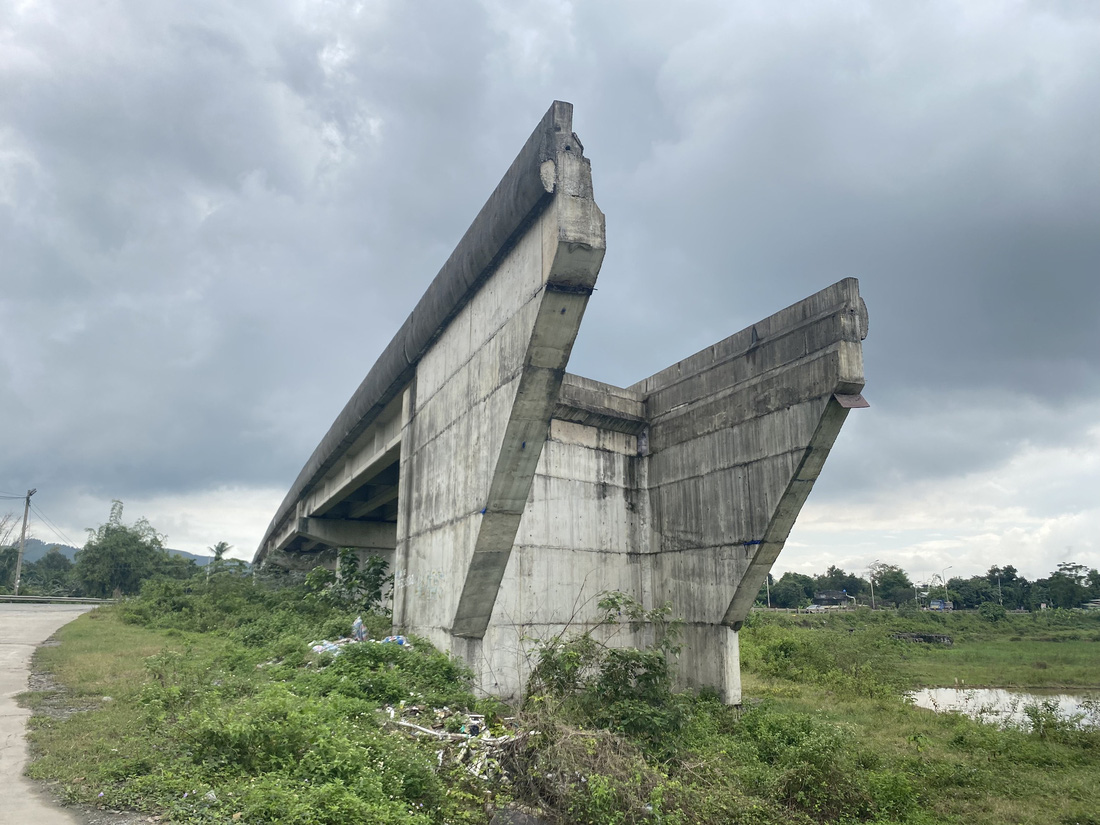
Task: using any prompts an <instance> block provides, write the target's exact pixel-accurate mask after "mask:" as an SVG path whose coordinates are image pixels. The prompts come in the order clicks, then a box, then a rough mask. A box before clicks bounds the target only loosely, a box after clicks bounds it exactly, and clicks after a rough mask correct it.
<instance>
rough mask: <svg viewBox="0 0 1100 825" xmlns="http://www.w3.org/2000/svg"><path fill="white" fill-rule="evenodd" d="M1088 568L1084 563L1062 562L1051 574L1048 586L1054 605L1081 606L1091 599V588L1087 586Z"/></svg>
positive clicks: (1065, 606) (1064, 606)
mask: <svg viewBox="0 0 1100 825" xmlns="http://www.w3.org/2000/svg"><path fill="white" fill-rule="evenodd" d="M1087 579H1088V568H1087V567H1085V566H1084V565H1083V564H1076V563H1074V562H1062V563H1061V564H1059V565H1058V570H1057V571H1055V572H1054V573H1051V574H1050V578H1049V579H1047V588H1048V590H1049V592H1050V601H1051V603H1052V605H1053V606H1054V607H1063V608H1071V607H1080V606H1081V605H1082V604H1084V603H1085V602H1087V601H1088V600H1089V588H1088V587H1086V586H1085V582H1086V581H1087Z"/></svg>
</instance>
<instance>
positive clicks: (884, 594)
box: [871, 563, 915, 604]
mask: <svg viewBox="0 0 1100 825" xmlns="http://www.w3.org/2000/svg"><path fill="white" fill-rule="evenodd" d="M871 575H872V576H874V577H875V595H876V597H877V598H878V599H880V600H881V601H883V602H892V603H893V604H905V603H906V602H911V601H913V599H914V598H915V597H914V595H913V582H911V581H910V580H909V574H908V573H906V572H905V571H904V570H902V569H901V568H900V567H898V566H897V565H896V564H881V563H880V564H876V565H874V567H873V569H872V571H871Z"/></svg>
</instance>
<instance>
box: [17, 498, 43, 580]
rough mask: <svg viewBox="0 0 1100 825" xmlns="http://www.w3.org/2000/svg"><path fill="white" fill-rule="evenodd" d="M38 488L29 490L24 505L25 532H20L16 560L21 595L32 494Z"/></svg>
mask: <svg viewBox="0 0 1100 825" xmlns="http://www.w3.org/2000/svg"><path fill="white" fill-rule="evenodd" d="M37 492H38V489H37V488H35V489H34V490H27V503H26V504H24V505H23V532H22V533H20V534H19V557H18V559H16V562H15V595H16V596H18V595H19V579H20V578H21V577H22V575H23V551H24V550H26V549H27V516H29V515H30V512H31V496H33V495H34V494H35V493H37Z"/></svg>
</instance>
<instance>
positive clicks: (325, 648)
mask: <svg viewBox="0 0 1100 825" xmlns="http://www.w3.org/2000/svg"><path fill="white" fill-rule="evenodd" d="M359 642H370V643H371V644H376V645H399V646H401V647H404V648H408V649H409V650H412V649H413V646H412V644H410V642H409V640H408V639H407V638H405V637H404V636H387V637H386V638H384V639H368V638H367V630H366V628H365V627H364V626H363V617H362V616H357V617H356V618H355V621H354V622H352V625H351V635H350V636H342V637H341V638H339V639H337V640H336V641H333V642H330V641H329V640H328V639H322V640H321V641H319V642H310V647H309V649H310V650H312V651H313V652H314V653H331V654H332V655H333V656H339V655H340V650H341V649H342V648H344V647H345V646H347V645H353V644H358V643H359ZM272 661H274V660H272Z"/></svg>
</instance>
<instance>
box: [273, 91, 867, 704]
mask: <svg viewBox="0 0 1100 825" xmlns="http://www.w3.org/2000/svg"><path fill="white" fill-rule="evenodd" d="M605 249H606V244H605V238H604V220H603V214H602V213H601V212H600V210H599V208H598V207H597V206H596V203H595V200H594V197H593V192H592V178H591V170H590V166H589V161H588V159H587V158H585V157H584V150H583V146H582V145H581V143H580V141H579V139H577V136H576V135H575V134H574V133H573V129H572V107H571V106H570V105H569V104H567V103H560V102H555V103H554V104H553V106H551V108H550V110H549V111H548V112H547V113H546V115H545V116H544V117H543V119H542V121H541V122H540V123H539V125H538V127H537V128H536V129H535V131H534V132H533V133H532V135H531V137H530V138H529V139H528V141H527V143H526V144H525V145H524V147H523V149H522V150H521V151H520V153H519V155H518V156H517V157H516V159H515V161H514V162H513V163H512V165H511V167H510V168H509V169H508V171H507V173H506V174H505V176H504V178H503V179H502V180H501V182H500V184H499V185H498V186H497V188H496V190H495V191H494V192H493V194H492V195H491V196H490V198H489V200H488V201H487V202H486V204H485V206H484V207H483V208H482V210H481V212H480V213H479V214H478V216H477V217H476V218H475V220H474V223H473V224H472V225H471V227H470V229H469V230H468V231H467V233H466V235H465V236H463V238H462V240H461V241H460V243H459V245H458V247H456V249H455V251H454V253H452V255H451V257H450V258H449V259H448V260H447V262H446V263H445V264H444V266H443V268H442V269H441V271H440V272H439V274H438V275H437V276H436V278H435V280H434V281H433V282H432V284H431V286H430V287H429V289H428V291H427V293H425V295H424V297H423V298H422V299H421V301H420V302H419V303H418V304H417V306H416V308H415V309H414V310H413V312H412V314H411V315H410V316H409V318H408V320H407V321H406V322H405V324H404V325H403V326H402V328H401V329H400V330H399V332H398V333H397V335H396V336H395V337H394V340H393V341H392V342H391V344H390V345H389V347H387V349H386V350H385V352H383V354H382V356H381V357H380V358H379V360H378V362H377V363H376V364H375V366H374V367H373V368H372V369H371V370H370V372H369V373H368V375H367V377H366V378H365V379H364V381H363V383H362V384H361V385H360V387H359V389H358V390H357V391H356V393H355V395H353V397H352V399H351V400H350V401H349V402H348V404H347V405H346V407H345V408H344V410H343V411H342V412H341V413H340V415H339V416H338V417H337V419H336V422H335V423H334V424H333V426H332V428H331V429H330V430H329V432H328V434H326V436H325V437H324V439H322V441H321V444H320V445H319V446H318V447H317V449H316V450H315V451H314V454H313V455H312V456H311V457H310V459H309V461H308V462H307V463H306V465H305V467H304V468H303V470H302V472H301V474H299V476H298V479H297V480H296V481H295V483H294V485H293V486H292V487H291V490H290V492H289V493H288V494H287V497H286V498H285V500H284V501H283V503H282V505H281V506H280V508H279V510H278V512H277V513H276V515H275V518H274V519H273V520H272V523H271V526H270V528H269V529H268V531H267V534H266V535H265V537H264V539H263V541H262V542H261V544H260V547H259V549H258V550H257V553H256V561H257V562H260V563H266V564H282V565H285V566H288V567H294V568H299V569H308V568H311V567H313V566H314V565H316V564H326V565H331V564H332V563H333V560H334V558H335V552H334V548H337V547H356V548H360V549H361V550H362V555H364V556H366V555H371V554H381V555H383V556H384V557H385V558H387V560H389V561H390V563H391V566H392V569H393V571H394V575H395V591H394V599H393V614H394V625H395V627H396V628H398V629H400V630H402V631H405V632H411V633H417V634H421V635H424V636H427V637H428V638H430V639H431V640H432V641H433V642H434V643H435V644H436V645H438V646H439V647H441V648H443V649H446V650H450V651H452V652H454V653H455V654H456V655H459V656H461V657H463V658H464V659H465V660H466V661H467V662H468V663H469V664H470V665H471V667H473V669H474V671H475V673H476V674H477V677H478V680H479V684H480V687H481V688H482V689H483V690H484V691H486V692H489V693H493V694H497V695H500V696H504V697H512V696H515V695H517V694H518V693H519V692H520V691H521V690H522V688H523V684H524V681H525V679H526V676H527V674H528V672H529V670H530V662H529V659H528V653H529V649H530V646H531V641H530V640H531V639H534V638H545V637H548V636H550V635H552V634H554V633H557V632H560V631H561V630H562V628H564V627H567V626H572V627H574V628H576V629H578V630H580V629H583V628H584V627H585V626H586V623H587V622H590V621H591V620H592V619H593V617H594V615H595V613H596V609H595V602H596V600H597V598H598V596H599V594H600V593H601V592H604V591H607V590H621V591H623V592H626V593H628V594H630V595H632V596H634V597H635V598H637V599H638V600H639V601H641V602H642V604H643V605H644V606H645V607H647V608H652V607H655V606H657V605H660V604H662V603H665V602H668V603H670V604H671V606H672V610H673V613H674V615H677V616H680V617H682V618H683V619H684V620H685V623H686V633H685V639H684V646H683V651H682V653H681V661H680V666H679V668H678V672H679V673H680V674H681V678H682V680H683V683H684V686H685V687H698V686H709V687H713V688H715V689H717V690H718V691H719V692H720V693H721V695H722V696H723V697H724V699H725V700H726V701H727V702H731V703H737V702H739V701H740V666H739V660H738V638H737V633H738V630H739V629H740V627H741V623H742V622H743V621H744V619H745V616H746V615H747V613H748V610H749V608H750V606H751V604H752V602H753V599H754V598H755V596H756V593H757V592H758V591H759V589H760V587H761V586H762V584H763V581H764V577H765V576H766V575H767V572H768V570H770V568H771V566H772V564H773V563H774V561H775V559H776V557H777V556H778V555H779V552H780V551H781V550H782V549H783V544H784V542H785V541H786V539H787V536H788V534H789V533H790V530H791V528H792V526H793V524H794V520H795V518H796V517H797V515H798V512H799V510H800V509H801V507H802V505H803V504H804V503H805V501H806V498H807V496H808V495H809V493H810V490H811V489H812V487H813V483H814V481H815V480H816V479H817V477H818V474H819V473H820V472H821V469H822V466H823V464H824V461H825V459H826V457H827V456H828V454H829V450H830V449H831V448H832V445H833V442H834V440H835V439H836V436H837V434H838V432H839V431H840V427H841V425H842V424H843V423H844V419H845V417H846V416H847V414H848V410H850V409H852V408H856V407H861V406H866V402H864V401H863V399H862V396H860V391H861V390H862V388H863V362H862V345H861V342H862V340H863V338H864V337H865V336H866V333H867V310H866V307H865V305H864V303H863V301H862V299H861V298H860V296H859V287H858V283H857V282H856V281H855V279H846V280H843V281H840V282H839V283H836V284H833V285H832V286H829V287H827V288H826V289H823V290H822V291H821V292H818V293H817V294H815V295H812V296H810V297H809V298H807V299H805V300H803V301H800V302H799V303H797V304H795V305H793V306H791V307H788V308H786V309H784V310H781V311H780V312H777V313H776V314H774V315H772V316H770V317H768V318H766V319H763V320H761V321H759V322H758V323H757V324H755V325H753V326H752V327H750V328H747V329H745V330H742V331H740V332H738V333H736V334H734V335H732V336H730V337H729V338H726V339H725V340H723V341H720V342H719V343H717V344H714V345H713V346H711V347H708V348H707V349H705V350H703V351H702V352H699V353H696V354H695V355H692V356H690V357H688V358H685V359H684V360H682V361H679V362H678V363H676V364H674V365H673V366H671V367H669V368H668V369H665V370H662V371H661V372H659V373H657V374H656V375H654V376H651V377H650V378H647V379H645V380H643V381H640V382H639V383H637V384H635V385H633V386H632V387H626V388H620V387H613V386H610V385H608V384H603V383H601V382H598V381H593V380H590V379H587V378H581V377H579V376H574V375H570V374H568V373H566V372H565V368H566V365H567V364H568V360H569V354H570V351H571V349H572V346H573V342H574V340H575V339H576V335H577V331H578V330H579V328H580V324H581V320H582V318H583V315H584V310H585V307H586V306H587V303H588V300H589V298H590V296H591V294H592V291H593V288H594V286H595V283H596V278H597V275H598V273H599V269H600V265H601V263H602V261H603V256H604V251H605ZM641 635H642V636H644V631H643V632H642V634H641ZM619 638H620V639H621V640H622V641H623V642H624V643H640V642H641V641H642V639H641V638H639V639H630V638H629V634H626V636H620V637H619Z"/></svg>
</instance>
